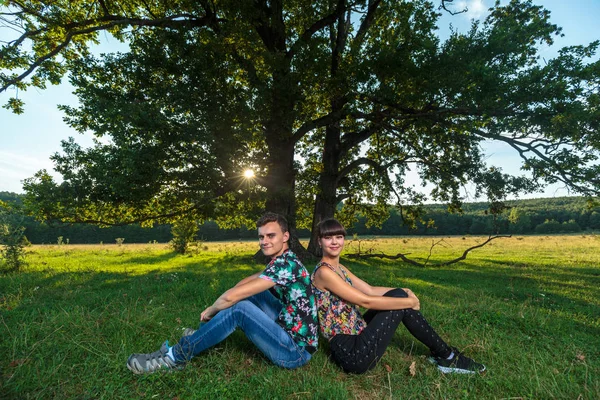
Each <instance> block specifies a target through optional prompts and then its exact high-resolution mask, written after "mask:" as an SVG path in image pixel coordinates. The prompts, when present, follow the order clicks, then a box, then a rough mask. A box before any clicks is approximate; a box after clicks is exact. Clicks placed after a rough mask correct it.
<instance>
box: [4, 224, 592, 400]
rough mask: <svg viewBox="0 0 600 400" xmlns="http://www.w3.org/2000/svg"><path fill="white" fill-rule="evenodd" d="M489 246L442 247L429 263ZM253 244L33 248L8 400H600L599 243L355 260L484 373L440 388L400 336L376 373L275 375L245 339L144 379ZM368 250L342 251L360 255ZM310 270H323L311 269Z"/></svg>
mask: <svg viewBox="0 0 600 400" xmlns="http://www.w3.org/2000/svg"><path fill="white" fill-rule="evenodd" d="M440 239H442V238H415V237H405V238H402V237H400V238H374V239H368V240H361V242H360V246H361V251H363V252H364V251H367V250H369V249H371V250H372V251H383V252H386V253H389V254H396V253H398V252H402V253H409V257H411V258H414V259H417V260H421V261H422V260H424V259H425V258H427V257H428V255H429V252H430V248H431V245H432V241H433V242H437V241H439V240H440ZM483 240H485V238H482V237H470V236H467V237H448V238H443V241H441V242H440V243H439V244H438V245H437V246H435V248H434V249H433V253H432V256H431V260H430V264H435V262H437V261H441V260H447V259H451V258H454V257H457V256H459V255H460V254H462V251H463V250H464V249H465V248H467V247H470V246H473V245H475V244H477V243H478V242H481V241H483ZM257 248H258V247H257V243H255V242H211V243H204V244H202V245H201V246H200V247H199V248H198V249H197V250H196V251H194V252H193V253H192V254H189V255H176V254H174V253H172V252H171V251H170V250H169V249H168V248H167V247H166V245H164V244H152V245H151V244H147V245H121V246H118V245H61V246H58V245H50V246H32V247H30V248H28V254H27V261H28V265H27V266H26V267H25V269H24V270H23V271H22V272H21V273H18V274H10V275H0V337H1V338H2V339H1V341H0V354H1V355H2V357H0V398H7V399H38V398H39V399H55V398H56V399H59V398H60V399H66V398H69V399H133V398H136V399H137V398H140V399H153V398H168V399H202V398H211V399H212V398H236V399H237V398H247V399H251V398H279V399H296V398H301V399H305V398H322V399H353V398H355V399H384V398H388V399H390V398H394V399H465V398H469V399H470V398H472V399H555V398H556V399H597V398H600V339H599V338H600V289H599V287H600V236H597V235H574V236H524V237H511V238H502V239H497V240H495V241H493V242H491V243H490V244H488V245H487V246H485V247H483V248H480V249H477V250H474V251H473V252H471V253H470V254H469V256H468V258H467V259H466V260H465V261H462V262H460V263H458V264H453V265H450V266H446V267H436V266H434V265H429V266H427V267H425V268H422V267H416V266H411V265H408V264H406V263H403V262H401V261H393V260H381V259H349V258H345V259H344V264H345V265H346V266H347V267H349V268H350V269H351V270H353V271H354V272H355V273H357V274H358V275H359V276H361V277H363V278H365V279H366V280H367V281H369V282H370V283H371V284H375V285H380V286H392V287H408V288H411V289H412V290H413V291H414V292H415V293H416V294H417V296H419V298H420V299H421V307H422V308H421V311H422V312H423V314H424V315H425V317H426V318H427V319H428V321H429V322H430V323H431V325H432V326H433V327H434V328H435V329H436V330H437V331H438V332H439V333H440V335H441V336H442V337H443V338H444V339H446V341H447V342H448V343H449V344H451V345H453V346H456V347H458V348H460V349H461V350H463V351H464V352H465V353H466V354H467V355H469V356H471V357H473V358H474V359H476V360H477V361H480V362H483V363H485V364H486V366H487V369H488V371H487V372H486V373H485V374H483V375H476V376H463V375H456V376H454V375H442V374H440V373H439V372H438V371H437V369H436V368H435V367H434V366H432V365H431V364H429V363H428V361H427V356H428V350H427V349H426V348H425V347H424V346H423V345H422V344H420V343H418V342H415V341H414V340H413V338H412V337H411V336H410V335H409V333H408V332H407V331H406V329H404V328H403V327H400V328H399V329H398V331H397V332H396V335H395V337H394V339H393V341H392V344H391V345H390V347H389V348H388V350H387V352H386V354H385V355H384V357H383V359H382V361H381V362H380V364H379V365H378V366H377V367H376V368H375V369H373V370H372V371H370V372H368V373H366V374H364V375H359V376H357V375H348V374H345V373H343V372H342V371H340V370H339V369H338V368H337V367H336V366H335V365H334V364H333V363H331V362H330V361H329V360H328V358H327V352H328V349H327V343H326V342H325V340H321V343H320V349H319V351H318V352H317V353H316V354H315V355H314V357H313V359H312V360H311V362H310V363H309V364H308V365H306V366H305V367H303V368H300V369H297V370H294V371H288V370H284V369H280V368H277V367H275V366H272V365H271V364H270V363H269V362H268V361H267V360H266V359H265V358H264V357H263V356H262V355H261V354H260V352H258V351H257V350H255V349H254V348H253V346H252V344H251V343H250V342H249V341H248V340H247V339H246V338H245V337H244V335H243V334H242V333H241V332H236V333H234V334H233V335H232V336H231V337H230V338H228V339H227V340H226V341H224V342H222V343H221V344H219V345H218V346H217V347H216V348H214V349H212V350H210V351H208V352H206V353H205V354H203V355H200V356H199V357H197V358H195V359H194V360H193V361H192V362H191V363H189V364H188V365H187V367H186V368H185V369H184V370H183V371H178V372H173V373H159V374H154V375H147V376H137V375H133V374H132V373H131V372H130V371H129V370H128V369H127V368H126V367H125V362H126V360H127V357H128V356H129V354H130V353H133V352H151V351H154V350H157V349H158V347H159V346H160V345H161V343H162V342H163V341H164V340H165V339H169V340H170V341H171V343H173V342H175V341H177V340H178V339H179V337H180V336H181V332H182V331H183V329H184V328H186V327H195V326H197V323H198V318H199V315H200V312H201V311H202V310H203V309H204V308H205V307H206V306H208V305H210V304H211V303H212V301H213V300H214V299H215V298H216V297H217V296H218V295H219V294H220V293H221V292H223V291H224V290H226V289H228V288H229V287H231V286H233V285H234V284H235V283H236V282H237V281H238V280H240V279H241V278H243V277H245V276H247V275H249V274H251V273H254V272H256V271H259V270H261V268H262V266H261V265H259V264H256V263H254V262H253V261H252V255H253V254H254V252H255V251H256V250H257ZM357 248H358V242H357V241H356V240H355V241H353V242H352V243H349V245H347V248H346V252H348V253H353V252H356V250H357ZM307 266H308V269H309V271H312V269H313V264H308V265H307Z"/></svg>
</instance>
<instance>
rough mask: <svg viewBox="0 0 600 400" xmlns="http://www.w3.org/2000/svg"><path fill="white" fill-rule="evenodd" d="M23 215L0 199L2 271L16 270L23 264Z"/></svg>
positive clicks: (25, 239)
mask: <svg viewBox="0 0 600 400" xmlns="http://www.w3.org/2000/svg"><path fill="white" fill-rule="evenodd" d="M23 219H24V217H23V215H22V214H20V213H19V212H18V211H17V210H15V208H14V207H12V206H10V205H8V204H6V203H4V202H2V201H0V246H2V248H0V258H2V259H4V263H5V265H4V266H0V268H1V271H2V272H12V271H18V270H20V269H21V267H22V266H23V265H25V246H26V245H27V243H28V241H27V238H26V237H25V227H24V226H23Z"/></svg>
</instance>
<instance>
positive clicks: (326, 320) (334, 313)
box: [311, 262, 367, 339]
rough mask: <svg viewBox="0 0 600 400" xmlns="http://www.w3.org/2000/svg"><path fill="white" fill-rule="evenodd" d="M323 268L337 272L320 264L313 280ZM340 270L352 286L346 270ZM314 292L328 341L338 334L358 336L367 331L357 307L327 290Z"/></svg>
mask: <svg viewBox="0 0 600 400" xmlns="http://www.w3.org/2000/svg"><path fill="white" fill-rule="evenodd" d="M322 266H325V267H327V268H329V269H331V270H332V271H334V272H335V269H334V268H333V267H332V266H331V265H330V264H327V263H326V262H320V263H319V264H318V265H317V266H316V268H315V270H314V271H313V273H312V277H311V279H314V276H315V274H316V273H317V271H318V269H319V268H320V267H322ZM340 270H341V271H342V273H343V274H344V279H345V280H346V282H347V283H348V284H349V285H350V286H352V281H351V280H350V277H349V276H348V274H347V273H346V270H345V269H344V268H341V266H340ZM313 287H314V285H313ZM314 291H315V296H316V298H317V312H318V315H319V325H321V333H322V334H323V336H325V337H326V338H327V339H331V338H332V337H334V336H335V335H337V334H338V333H342V334H345V335H358V334H360V333H361V332H362V330H363V329H365V327H366V326H367V323H366V322H365V320H364V319H363V317H362V314H361V313H360V311H359V309H358V306H357V305H355V304H351V303H348V302H347V301H346V300H344V299H341V298H340V297H338V296H336V295H335V294H334V293H331V292H328V291H326V290H319V289H318V288H316V287H314Z"/></svg>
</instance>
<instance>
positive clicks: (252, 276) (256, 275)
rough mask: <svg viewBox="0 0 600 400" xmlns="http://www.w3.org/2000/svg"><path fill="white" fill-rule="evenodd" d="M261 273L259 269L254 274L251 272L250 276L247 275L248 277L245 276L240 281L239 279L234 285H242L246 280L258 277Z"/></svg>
mask: <svg viewBox="0 0 600 400" xmlns="http://www.w3.org/2000/svg"><path fill="white" fill-rule="evenodd" d="M261 273H262V271H260V272H257V273H255V274H252V275H250V276H248V277H246V278H244V279H242V280H241V281H239V282H238V283H236V284H235V286H234V287H237V286H240V285H243V284H244V283H246V282H250V281H251V280H252V279H255V278H258V276H259V275H260V274H261Z"/></svg>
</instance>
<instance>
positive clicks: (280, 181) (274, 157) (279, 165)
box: [255, 65, 310, 261]
mask: <svg viewBox="0 0 600 400" xmlns="http://www.w3.org/2000/svg"><path fill="white" fill-rule="evenodd" d="M273 82H274V83H273V89H272V98H271V112H270V114H271V115H270V116H269V118H268V119H267V120H266V121H265V138H266V142H267V147H268V149H269V155H268V166H269V169H268V172H267V176H266V177H265V179H264V184H263V186H265V188H266V189H267V200H266V204H265V211H271V212H275V213H278V214H281V215H283V216H285V218H286V219H287V220H288V223H289V229H290V241H289V246H290V249H291V250H292V251H293V252H294V253H296V255H298V257H299V258H300V259H301V260H302V261H305V260H308V259H309V258H310V254H309V253H308V252H307V251H306V249H305V248H304V247H303V246H302V244H301V243H300V240H299V239H298V234H297V231H296V197H295V189H296V169H295V168H294V154H295V146H296V142H295V139H294V137H293V134H292V132H293V122H294V106H295V104H296V101H297V97H298V94H297V83H296V82H295V81H293V80H292V79H290V74H289V65H288V66H287V68H282V69H280V70H278V71H276V72H275V73H274V74H273ZM255 259H258V260H261V261H264V256H263V255H262V252H261V251H259V252H258V253H257V254H256V255H255Z"/></svg>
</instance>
